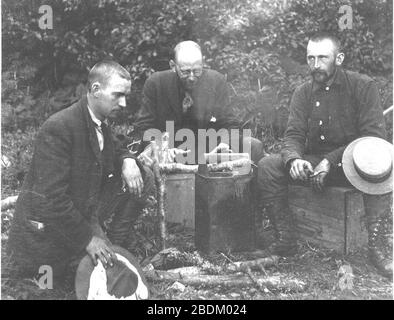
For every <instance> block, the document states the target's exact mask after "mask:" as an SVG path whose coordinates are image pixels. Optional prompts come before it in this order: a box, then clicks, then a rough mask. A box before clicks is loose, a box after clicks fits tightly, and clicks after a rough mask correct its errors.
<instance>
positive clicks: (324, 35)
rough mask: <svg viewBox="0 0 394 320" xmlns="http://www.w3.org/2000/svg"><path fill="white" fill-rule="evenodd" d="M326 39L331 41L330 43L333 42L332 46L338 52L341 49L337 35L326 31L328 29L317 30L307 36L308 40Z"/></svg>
mask: <svg viewBox="0 0 394 320" xmlns="http://www.w3.org/2000/svg"><path fill="white" fill-rule="evenodd" d="M326 39H328V40H331V41H332V43H333V44H334V46H335V48H336V49H337V51H338V52H341V51H342V44H341V41H340V40H339V38H338V37H337V36H335V35H334V34H333V33H331V32H328V31H319V32H317V33H315V34H313V35H312V36H311V37H310V38H309V41H313V42H319V41H323V40H326Z"/></svg>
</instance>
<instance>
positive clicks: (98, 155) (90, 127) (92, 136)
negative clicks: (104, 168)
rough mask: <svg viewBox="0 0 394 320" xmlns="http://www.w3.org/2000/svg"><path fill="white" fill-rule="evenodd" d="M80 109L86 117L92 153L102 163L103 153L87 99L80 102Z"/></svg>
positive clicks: (84, 98)
mask: <svg viewBox="0 0 394 320" xmlns="http://www.w3.org/2000/svg"><path fill="white" fill-rule="evenodd" d="M79 106H80V108H81V111H82V114H83V117H84V121H85V123H86V127H87V129H88V136H89V142H90V146H91V148H92V151H93V153H94V155H95V156H96V158H97V160H98V161H99V162H100V163H101V151H100V146H99V144H98V140H97V134H96V129H95V128H94V123H93V120H92V118H91V117H90V114H89V110H88V102H87V98H86V97H83V98H82V99H81V101H80V105H79Z"/></svg>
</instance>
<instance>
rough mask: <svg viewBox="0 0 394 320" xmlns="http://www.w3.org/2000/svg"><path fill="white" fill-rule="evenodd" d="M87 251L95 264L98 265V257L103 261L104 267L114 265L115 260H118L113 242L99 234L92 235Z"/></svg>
mask: <svg viewBox="0 0 394 320" xmlns="http://www.w3.org/2000/svg"><path fill="white" fill-rule="evenodd" d="M86 251H87V252H88V254H89V256H90V258H91V259H92V261H93V264H94V265H95V266H96V265H97V259H99V260H100V261H101V263H102V264H103V266H104V268H108V267H112V266H113V261H114V260H116V254H115V252H114V251H113V250H112V249H111V243H110V242H109V241H108V240H104V239H102V238H100V237H97V236H93V237H92V240H90V242H89V244H88V246H87V247H86Z"/></svg>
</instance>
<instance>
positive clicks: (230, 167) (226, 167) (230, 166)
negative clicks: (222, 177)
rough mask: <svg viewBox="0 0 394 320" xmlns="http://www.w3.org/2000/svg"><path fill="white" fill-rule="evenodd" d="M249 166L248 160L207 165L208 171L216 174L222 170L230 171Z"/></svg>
mask: <svg viewBox="0 0 394 320" xmlns="http://www.w3.org/2000/svg"><path fill="white" fill-rule="evenodd" d="M248 164H250V160H249V159H237V160H232V161H224V162H221V163H210V164H208V171H211V172H217V171H223V170H229V171H232V170H233V169H234V168H239V167H242V166H246V165H248Z"/></svg>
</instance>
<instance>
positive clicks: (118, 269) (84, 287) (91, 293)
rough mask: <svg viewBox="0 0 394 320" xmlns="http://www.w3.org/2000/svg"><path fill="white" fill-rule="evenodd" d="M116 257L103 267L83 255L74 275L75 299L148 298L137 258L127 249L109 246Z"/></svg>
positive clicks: (146, 287)
mask: <svg viewBox="0 0 394 320" xmlns="http://www.w3.org/2000/svg"><path fill="white" fill-rule="evenodd" d="M112 249H113V250H114V252H115V254H116V257H117V258H118V260H115V261H114V266H113V267H108V268H107V269H104V266H103V265H102V263H101V262H100V261H98V264H97V266H94V265H93V262H92V259H91V258H90V256H89V255H86V256H85V257H84V258H83V259H82V260H81V262H80V263H79V266H78V269H77V274H76V276H75V292H76V295H77V299H78V300H142V299H148V298H149V290H148V284H147V282H146V279H145V277H144V275H143V273H142V270H141V267H140V265H139V264H138V261H137V260H136V259H135V258H134V257H133V255H132V254H131V253H130V252H128V251H127V250H125V249H123V248H121V247H118V246H113V247H112Z"/></svg>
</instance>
